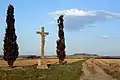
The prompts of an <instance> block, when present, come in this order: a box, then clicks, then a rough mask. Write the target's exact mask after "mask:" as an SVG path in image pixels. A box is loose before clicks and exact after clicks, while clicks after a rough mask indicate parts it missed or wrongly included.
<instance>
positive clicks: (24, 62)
mask: <svg viewBox="0 0 120 80" xmlns="http://www.w3.org/2000/svg"><path fill="white" fill-rule="evenodd" d="M45 60H46V61H47V63H50V64H55V63H57V62H58V59H45ZM79 60H83V59H66V61H67V62H68V63H72V62H76V61H79ZM34 64H38V59H23V60H22V59H21V60H16V61H15V62H14V66H29V65H34ZM0 67H8V65H7V62H6V61H4V60H0Z"/></svg>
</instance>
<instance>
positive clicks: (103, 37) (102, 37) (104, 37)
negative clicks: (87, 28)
mask: <svg viewBox="0 0 120 80" xmlns="http://www.w3.org/2000/svg"><path fill="white" fill-rule="evenodd" d="M98 38H100V39H114V38H115V37H110V36H98Z"/></svg>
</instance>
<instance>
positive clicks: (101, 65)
mask: <svg viewBox="0 0 120 80" xmlns="http://www.w3.org/2000/svg"><path fill="white" fill-rule="evenodd" d="M118 62H119V63H118ZM111 64H112V65H111ZM105 69H106V70H108V71H110V72H112V71H116V70H117V71H118V70H119V71H120V60H112V59H111V60H105V59H89V60H87V61H86V62H85V63H83V69H82V70H83V75H82V76H81V79H80V80H118V79H115V78H113V77H112V76H111V75H108V74H107V73H106V72H105Z"/></svg>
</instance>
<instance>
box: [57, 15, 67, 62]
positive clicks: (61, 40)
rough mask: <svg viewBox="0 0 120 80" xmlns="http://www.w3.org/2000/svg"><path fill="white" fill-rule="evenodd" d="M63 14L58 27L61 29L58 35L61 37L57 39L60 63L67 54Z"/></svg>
mask: <svg viewBox="0 0 120 80" xmlns="http://www.w3.org/2000/svg"><path fill="white" fill-rule="evenodd" d="M63 21H64V20H63V15H61V16H60V17H59V19H58V27H59V31H58V36H59V39H58V40H57V50H56V52H57V57H58V58H59V63H60V64H61V63H63V61H64V59H65V57H66V54H65V38H64V30H63V28H64V24H63Z"/></svg>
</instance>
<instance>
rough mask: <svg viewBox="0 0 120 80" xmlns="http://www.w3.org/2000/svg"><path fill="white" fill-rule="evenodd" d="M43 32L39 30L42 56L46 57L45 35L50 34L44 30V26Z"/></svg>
mask: <svg viewBox="0 0 120 80" xmlns="http://www.w3.org/2000/svg"><path fill="white" fill-rule="evenodd" d="M41 29H42V30H41V32H39V31H37V34H40V35H41V58H44V45H45V36H46V35H48V34H49V33H48V32H44V27H42V28H41Z"/></svg>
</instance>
